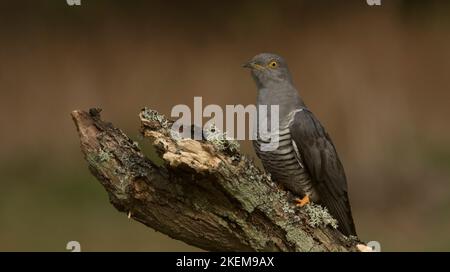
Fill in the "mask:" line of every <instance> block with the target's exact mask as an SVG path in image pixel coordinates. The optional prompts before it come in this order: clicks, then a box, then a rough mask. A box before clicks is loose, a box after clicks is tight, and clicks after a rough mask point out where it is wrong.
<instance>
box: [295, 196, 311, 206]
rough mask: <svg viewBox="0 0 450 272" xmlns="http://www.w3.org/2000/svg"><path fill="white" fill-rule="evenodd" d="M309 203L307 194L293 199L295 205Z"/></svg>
mask: <svg viewBox="0 0 450 272" xmlns="http://www.w3.org/2000/svg"><path fill="white" fill-rule="evenodd" d="M309 203H311V201H310V199H309V195H305V196H304V197H303V198H296V199H295V205H296V206H297V207H303V206H305V205H307V204H309Z"/></svg>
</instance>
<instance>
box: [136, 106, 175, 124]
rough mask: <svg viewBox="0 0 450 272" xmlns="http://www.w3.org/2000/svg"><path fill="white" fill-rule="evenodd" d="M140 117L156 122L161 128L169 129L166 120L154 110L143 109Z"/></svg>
mask: <svg viewBox="0 0 450 272" xmlns="http://www.w3.org/2000/svg"><path fill="white" fill-rule="evenodd" d="M142 117H143V118H145V119H147V120H150V121H155V122H158V123H159V124H160V125H161V127H162V128H168V127H169V122H168V121H167V118H166V117H165V116H164V115H162V114H160V113H158V112H157V111H155V110H152V109H148V108H144V110H143V111H142Z"/></svg>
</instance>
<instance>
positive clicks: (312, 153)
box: [289, 109, 356, 236]
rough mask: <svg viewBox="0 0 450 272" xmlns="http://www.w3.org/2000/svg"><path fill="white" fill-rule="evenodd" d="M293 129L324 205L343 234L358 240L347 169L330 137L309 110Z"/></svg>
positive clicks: (296, 117) (300, 113)
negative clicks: (348, 191) (349, 193)
mask: <svg viewBox="0 0 450 272" xmlns="http://www.w3.org/2000/svg"><path fill="white" fill-rule="evenodd" d="M289 129H290V131H291V137H292V139H293V141H294V142H295V144H296V145H297V147H298V149H299V152H300V154H301V156H302V158H303V162H304V164H305V167H306V168H307V170H308V172H309V174H310V176H311V180H312V183H313V186H314V188H315V189H316V191H317V193H318V195H319V198H320V200H319V202H320V204H323V205H324V206H325V207H327V209H328V210H329V211H330V213H331V215H332V216H333V217H334V218H335V219H336V220H338V224H339V230H340V231H341V232H342V233H343V234H345V235H347V236H348V235H355V236H356V230H355V225H354V223H353V218H352V214H351V208H350V203H349V200H348V195H347V180H346V177H345V172H344V167H343V166H342V164H341V162H340V160H339V157H338V154H337V152H336V149H335V147H334V145H333V142H332V141H331V139H330V137H329V136H328V133H327V132H326V131H325V129H324V128H323V126H322V125H321V124H320V122H319V120H317V118H316V117H315V116H314V115H313V114H312V113H311V112H310V111H309V110H306V109H305V110H300V111H297V112H296V113H295V114H294V116H293V119H292V121H291V123H290V127H289Z"/></svg>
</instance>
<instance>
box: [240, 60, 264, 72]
mask: <svg viewBox="0 0 450 272" xmlns="http://www.w3.org/2000/svg"><path fill="white" fill-rule="evenodd" d="M242 67H244V68H249V69H258V70H261V69H262V68H263V67H262V66H261V65H259V64H257V63H256V62H254V61H249V62H246V63H244V64H243V65H242Z"/></svg>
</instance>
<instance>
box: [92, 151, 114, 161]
mask: <svg viewBox="0 0 450 272" xmlns="http://www.w3.org/2000/svg"><path fill="white" fill-rule="evenodd" d="M96 159H97V161H98V162H100V163H102V162H106V161H108V160H109V159H111V154H110V153H109V152H106V151H104V150H103V149H101V150H100V152H98V155H97V158H96Z"/></svg>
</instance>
